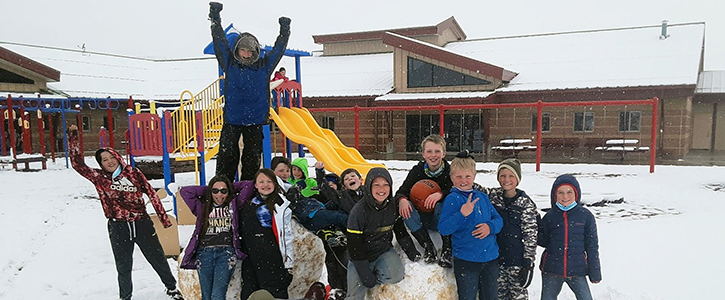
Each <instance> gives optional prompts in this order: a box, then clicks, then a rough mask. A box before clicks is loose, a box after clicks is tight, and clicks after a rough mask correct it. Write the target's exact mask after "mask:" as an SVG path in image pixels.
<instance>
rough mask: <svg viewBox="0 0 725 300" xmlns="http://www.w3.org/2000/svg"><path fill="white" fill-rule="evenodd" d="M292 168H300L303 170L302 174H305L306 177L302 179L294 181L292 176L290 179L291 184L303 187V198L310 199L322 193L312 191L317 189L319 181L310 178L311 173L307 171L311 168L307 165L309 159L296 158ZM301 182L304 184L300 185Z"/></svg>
mask: <svg viewBox="0 0 725 300" xmlns="http://www.w3.org/2000/svg"><path fill="white" fill-rule="evenodd" d="M292 166H293V167H298V168H300V169H301V170H302V174H304V176H303V177H302V178H300V179H294V177H292V176H290V178H289V182H290V183H291V184H297V185H301V187H303V188H302V196H305V197H310V196H312V195H317V194H319V193H320V191H318V190H313V189H312V188H314V187H317V180H315V179H314V178H310V176H309V175H308V172H309V171H308V170H307V169H308V168H309V167H308V164H307V159H306V158H303V157H298V158H295V159H294V160H293V161H292ZM300 181H304V183H302V184H300V183H298V182H300Z"/></svg>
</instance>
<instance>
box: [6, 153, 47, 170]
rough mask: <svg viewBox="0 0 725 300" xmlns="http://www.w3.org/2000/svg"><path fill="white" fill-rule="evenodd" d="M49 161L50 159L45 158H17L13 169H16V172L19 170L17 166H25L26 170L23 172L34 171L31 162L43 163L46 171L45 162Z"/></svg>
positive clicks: (13, 162)
mask: <svg viewBox="0 0 725 300" xmlns="http://www.w3.org/2000/svg"><path fill="white" fill-rule="evenodd" d="M47 160H48V159H46V158H45V156H27V157H18V158H15V160H13V161H12V164H13V167H14V168H15V170H17V169H18V166H17V164H25V168H24V169H22V170H21V171H23V172H28V171H32V170H31V169H30V163H31V162H42V163H43V170H45V169H46V165H45V162H46V161H47Z"/></svg>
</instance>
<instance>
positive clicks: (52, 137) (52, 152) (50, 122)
mask: <svg viewBox="0 0 725 300" xmlns="http://www.w3.org/2000/svg"><path fill="white" fill-rule="evenodd" d="M48 126H49V127H48V132H49V133H50V134H49V135H50V157H51V158H52V159H53V162H55V133H54V132H53V115H52V114H48Z"/></svg>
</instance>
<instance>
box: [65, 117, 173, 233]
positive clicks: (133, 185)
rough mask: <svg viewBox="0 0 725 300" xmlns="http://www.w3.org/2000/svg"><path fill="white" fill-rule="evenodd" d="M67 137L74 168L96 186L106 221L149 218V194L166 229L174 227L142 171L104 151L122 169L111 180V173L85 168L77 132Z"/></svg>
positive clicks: (110, 150) (116, 155) (112, 152)
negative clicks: (111, 156)
mask: <svg viewBox="0 0 725 300" xmlns="http://www.w3.org/2000/svg"><path fill="white" fill-rule="evenodd" d="M68 137H69V140H68V146H69V148H70V158H71V163H72V165H73V169H75V170H76V171H77V172H78V174H81V176H83V177H85V178H86V179H88V180H90V181H91V182H92V183H93V185H95V186H96V191H97V192H98V197H99V198H100V199H101V205H102V206H103V213H104V214H105V215H106V218H109V219H115V220H118V221H126V222H131V221H136V220H139V219H141V218H142V217H144V216H146V215H148V214H147V213H146V204H145V202H144V199H143V194H146V195H147V196H148V197H149V200H150V201H151V204H152V205H153V206H154V210H156V213H157V214H158V216H159V220H161V224H163V225H164V227H169V226H171V222H170V221H169V218H168V216H166V211H165V210H164V206H163V205H162V204H161V200H159V196H158V195H156V191H155V190H154V189H153V187H151V184H149V182H148V180H146V176H144V175H143V173H141V171H139V169H137V168H134V167H132V166H127V165H126V164H125V163H124V161H123V158H122V157H121V155H120V154H118V152H116V150H113V149H111V148H105V149H106V150H108V152H110V153H111V154H112V155H113V156H114V157H115V158H116V159H117V160H118V163H119V164H120V165H121V168H122V169H121V174H120V175H118V176H117V177H116V178H114V179H112V178H111V177H112V175H113V174H112V173H110V172H107V171H105V170H103V169H92V168H90V167H88V166H87V165H86V163H85V161H84V157H83V154H82V152H81V150H80V147H79V143H78V132H77V131H73V132H71V133H70V134H69V135H68Z"/></svg>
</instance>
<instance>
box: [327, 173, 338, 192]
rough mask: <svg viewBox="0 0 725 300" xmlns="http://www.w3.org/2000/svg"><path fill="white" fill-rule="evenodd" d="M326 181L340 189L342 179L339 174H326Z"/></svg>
mask: <svg viewBox="0 0 725 300" xmlns="http://www.w3.org/2000/svg"><path fill="white" fill-rule="evenodd" d="M325 180H327V182H332V183H334V184H335V185H336V186H337V187H338V189H339V188H340V177H339V176H337V174H335V173H330V174H326V175H325Z"/></svg>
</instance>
